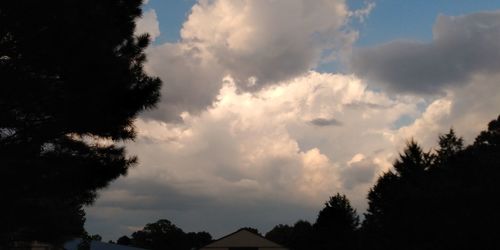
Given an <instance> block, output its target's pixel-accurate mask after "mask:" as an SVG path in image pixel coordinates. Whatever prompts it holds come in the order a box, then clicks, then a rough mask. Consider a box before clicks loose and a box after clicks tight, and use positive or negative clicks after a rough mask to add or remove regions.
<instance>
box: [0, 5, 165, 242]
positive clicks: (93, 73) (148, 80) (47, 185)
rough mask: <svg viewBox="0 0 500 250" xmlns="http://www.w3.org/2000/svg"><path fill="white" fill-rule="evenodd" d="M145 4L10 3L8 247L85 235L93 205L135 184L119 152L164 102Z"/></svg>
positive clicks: (2, 59) (0, 133) (4, 94)
mask: <svg viewBox="0 0 500 250" xmlns="http://www.w3.org/2000/svg"><path fill="white" fill-rule="evenodd" d="M140 6H141V0H130V1H117V0H113V1H97V0H90V1H81V0H80V1H79V0H70V1H62V0H55V1H27V0H19V1H1V2H0V23H1V25H0V26H1V27H0V78H1V82H2V84H1V87H2V90H1V91H0V161H1V162H0V171H1V172H0V189H1V190H2V194H3V197H2V198H3V199H4V201H5V202H3V204H2V206H1V207H2V208H1V211H0V221H1V224H2V226H1V227H0V246H1V245H6V244H8V243H9V242H12V241H17V240H25V241H29V240H38V241H46V242H51V243H54V244H58V243H61V242H64V241H65V240H67V239H69V238H72V237H74V236H78V235H82V234H83V223H84V221H85V217H84V216H85V214H84V211H83V209H82V208H83V206H84V205H89V204H91V203H92V202H93V201H94V199H95V197H96V194H97V190H99V189H100V188H103V187H105V186H107V185H108V184H109V182H110V181H112V180H114V179H116V178H117V177H119V176H121V175H124V174H126V172H127V169H128V168H129V167H131V166H132V165H133V164H134V163H135V162H136V158H135V157H128V156H126V153H125V149H124V148H123V147H122V146H119V145H118V144H117V143H120V142H122V141H125V140H131V139H133V138H134V136H135V131H134V126H133V121H134V119H135V117H136V116H137V115H138V114H139V113H140V112H141V111H144V110H146V109H149V108H152V107H153V106H154V104H155V103H156V102H157V101H158V99H159V88H160V85H161V81H160V80H159V79H158V78H153V77H150V76H148V75H146V74H145V73H144V71H143V66H142V65H143V63H144V61H145V59H146V57H145V54H144V53H143V50H144V49H145V48H146V47H147V45H148V43H149V38H148V35H147V34H145V35H140V36H135V35H134V28H135V20H136V18H137V17H139V16H140V15H141V8H140Z"/></svg>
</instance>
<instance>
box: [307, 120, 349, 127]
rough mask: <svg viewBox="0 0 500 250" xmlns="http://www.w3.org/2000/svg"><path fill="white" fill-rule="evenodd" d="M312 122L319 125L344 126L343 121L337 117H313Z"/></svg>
mask: <svg viewBox="0 0 500 250" xmlns="http://www.w3.org/2000/svg"><path fill="white" fill-rule="evenodd" d="M309 123H310V124H312V125H315V126H319V127H326V126H342V122H340V121H339V120H337V119H335V118H331V119H326V118H316V119H312V120H311V121H309Z"/></svg>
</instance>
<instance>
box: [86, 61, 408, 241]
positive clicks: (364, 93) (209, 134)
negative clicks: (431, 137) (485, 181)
mask: <svg viewBox="0 0 500 250" xmlns="http://www.w3.org/2000/svg"><path fill="white" fill-rule="evenodd" d="M216 99H217V101H216V102H215V103H214V104H213V105H211V106H210V107H209V108H208V109H207V110H206V111H203V112H201V113H200V114H198V115H191V114H184V115H183V117H182V119H183V123H177V124H175V123H166V122H163V121H158V120H151V119H138V120H137V122H136V127H137V130H138V138H137V140H136V141H135V142H134V143H130V144H129V145H127V148H128V150H129V151H130V153H131V154H135V155H138V156H139V160H140V164H139V166H137V167H136V168H133V169H131V170H130V171H129V174H128V176H127V177H126V178H123V179H120V180H119V181H118V182H115V183H113V184H112V185H111V186H110V188H109V189H108V190H107V191H106V192H104V193H103V194H102V196H101V197H100V198H99V200H98V202H97V203H96V205H95V207H94V208H92V210H89V211H88V213H89V217H91V218H92V219H91V221H99V218H101V216H100V215H99V214H100V213H101V214H104V215H102V216H106V214H107V213H106V212H101V211H110V212H109V213H112V215H110V216H109V217H108V218H107V219H106V220H109V223H115V224H117V225H121V226H120V228H122V230H123V231H119V232H123V233H125V232H128V231H127V230H128V229H127V228H136V227H138V226H141V225H144V223H145V222H151V221H155V220H157V219H159V218H168V219H173V220H174V223H176V224H179V225H180V226H181V227H182V228H184V229H186V230H203V229H204V228H203V227H204V226H205V227H206V226H207V225H210V228H209V231H210V232H213V233H216V234H217V233H220V234H219V236H220V235H221V234H223V233H227V232H229V231H231V230H232V229H237V228H238V227H240V226H255V227H257V228H259V229H261V230H262V231H266V230H269V229H270V228H271V227H272V226H274V225H276V224H278V223H293V222H295V220H298V219H301V218H302V219H311V220H314V218H315V216H316V213H317V211H319V209H320V206H321V205H322V204H323V203H324V201H326V200H327V199H328V197H329V196H331V195H333V194H334V193H336V192H341V193H345V194H347V195H348V197H349V198H350V200H351V201H352V202H353V204H354V205H355V206H356V208H358V209H359V210H360V211H363V210H364V208H365V207H366V201H365V197H366V192H367V190H368V189H369V187H370V186H371V183H372V181H373V179H374V178H376V174H377V173H380V172H381V171H384V170H386V169H387V168H389V167H390V163H391V162H392V159H393V157H394V155H395V153H396V152H397V151H396V150H395V149H396V146H395V145H393V140H394V139H393V137H395V136H396V133H397V131H396V130H391V129H390V125H391V124H392V123H393V122H394V121H396V120H397V119H398V118H399V117H400V116H401V115H404V114H410V115H415V113H416V112H417V105H416V103H417V99H411V98H403V99H401V100H399V99H392V98H389V97H387V96H386V95H385V94H383V93H380V92H374V91H371V90H369V89H367V86H366V84H364V83H363V82H362V81H360V80H359V79H358V78H356V77H355V76H349V75H334V74H321V73H317V72H313V71H311V72H309V73H308V74H306V75H304V76H301V77H298V78H295V79H293V80H291V81H288V82H286V83H281V84H278V85H276V86H273V87H270V88H266V89H263V90H261V91H258V92H254V93H245V92H241V91H239V90H238V87H237V86H236V83H235V81H234V79H232V78H230V77H226V78H225V79H224V85H223V88H222V89H221V90H220V91H219V93H218V95H217V98H216ZM368 102H369V103H372V104H374V105H375V106H379V105H380V106H384V107H385V106H391V107H392V108H391V109H380V108H372V107H371V106H370V105H365V106H362V105H360V106H357V108H355V109H353V108H351V106H352V104H356V103H368ZM318 117H335V119H338V120H341V121H342V122H343V123H345V124H349V126H324V127H322V128H321V129H317V127H316V126H311V124H310V123H309V121H312V120H314V119H317V118H318ZM332 121H333V120H331V121H330V123H332ZM358 154H362V155H363V156H364V157H365V158H366V159H365V158H363V160H359V159H358V158H356V157H355V156H356V155H358ZM353 159H358V161H359V162H354V161H353ZM117 209H119V211H117ZM276 211H287V212H286V213H280V214H279V215H277V214H276ZM242 214H245V216H241V215H242ZM122 217H127V218H124V219H123V220H121V219H120V218H122ZM131 217H133V218H131ZM194 218H196V220H195V219H194ZM96 223H97V222H96ZM99 223H101V222H99ZM214 225H217V226H214ZM89 230H90V229H89ZM207 230H208V229H207ZM117 233H118V232H116V231H115V232H109V233H107V234H110V235H114V236H113V237H115V236H116V237H115V238H117V236H120V235H116V234H117ZM123 233H122V234H123ZM103 234H106V233H105V232H103Z"/></svg>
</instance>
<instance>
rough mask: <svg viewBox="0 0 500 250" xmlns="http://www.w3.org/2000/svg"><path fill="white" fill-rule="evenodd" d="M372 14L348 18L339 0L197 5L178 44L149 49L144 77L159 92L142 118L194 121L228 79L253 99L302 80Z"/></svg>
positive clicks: (347, 43) (230, 0)
mask: <svg viewBox="0 0 500 250" xmlns="http://www.w3.org/2000/svg"><path fill="white" fill-rule="evenodd" d="M371 8H373V5H368V7H367V9H364V10H363V11H362V12H359V11H358V12H356V11H350V10H349V9H348V7H347V5H346V3H345V1H343V0H336V1H329V0H318V1H305V0H278V1H251V0H216V1H205V0H203V1H199V2H198V3H197V4H196V5H195V6H193V8H192V10H191V13H190V14H189V15H188V17H187V20H186V22H185V23H184V25H183V27H182V30H181V33H180V35H181V39H180V41H179V42H177V43H165V44H162V45H157V46H153V47H152V48H150V49H149V50H148V58H149V62H148V64H147V65H146V66H147V71H148V72H149V73H150V74H152V75H158V76H160V77H161V78H162V80H163V82H164V86H163V88H162V102H161V103H160V104H159V107H158V109H157V110H155V111H152V112H150V113H148V114H146V115H145V117H148V118H153V119H157V120H163V121H168V122H175V121H180V120H181V119H180V117H179V114H181V113H182V112H189V113H191V114H198V113H199V112H201V111H203V110H204V109H205V108H206V107H209V106H210V105H211V104H212V103H213V102H214V101H215V98H216V96H217V93H218V90H219V89H220V88H221V87H222V79H223V78H224V77H225V76H228V75H229V76H231V77H232V79H233V80H234V82H235V83H236V86H237V87H238V89H239V90H240V91H249V92H255V91H258V90H260V89H262V88H263V87H266V86H269V85H272V84H276V83H278V82H282V81H284V80H288V79H291V78H293V77H295V76H299V75H301V74H304V73H307V71H308V70H310V69H312V68H314V67H315V66H316V65H318V64H319V63H321V62H322V61H324V60H332V58H336V57H337V58H338V57H340V56H341V54H342V52H343V51H348V50H349V49H350V47H351V45H352V43H353V42H354V40H355V39H356V37H357V32H355V31H353V30H350V29H349V28H348V27H347V25H346V24H347V23H348V21H349V19H351V18H362V17H363V16H365V15H366V14H367V13H368V12H369V10H371ZM145 17H149V16H147V15H146V16H145ZM146 19H147V18H146ZM144 22H145V21H144Z"/></svg>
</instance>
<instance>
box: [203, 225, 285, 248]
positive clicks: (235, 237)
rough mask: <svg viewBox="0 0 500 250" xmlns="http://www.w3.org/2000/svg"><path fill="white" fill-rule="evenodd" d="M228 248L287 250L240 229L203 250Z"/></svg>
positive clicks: (258, 235)
mask: <svg viewBox="0 0 500 250" xmlns="http://www.w3.org/2000/svg"><path fill="white" fill-rule="evenodd" d="M228 247H259V248H275V249H287V248H285V247H283V246H281V245H279V244H277V243H275V242H272V241H270V240H268V239H266V238H264V237H262V236H261V235H260V234H256V233H253V232H250V231H248V230H246V229H240V230H238V231H236V232H234V233H231V234H228V235H226V236H224V237H222V238H220V239H218V240H216V241H213V242H212V243H210V244H208V245H206V246H204V247H202V248H201V249H210V248H228Z"/></svg>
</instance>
